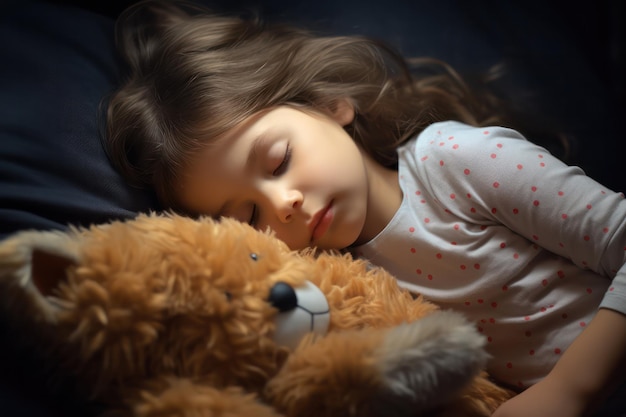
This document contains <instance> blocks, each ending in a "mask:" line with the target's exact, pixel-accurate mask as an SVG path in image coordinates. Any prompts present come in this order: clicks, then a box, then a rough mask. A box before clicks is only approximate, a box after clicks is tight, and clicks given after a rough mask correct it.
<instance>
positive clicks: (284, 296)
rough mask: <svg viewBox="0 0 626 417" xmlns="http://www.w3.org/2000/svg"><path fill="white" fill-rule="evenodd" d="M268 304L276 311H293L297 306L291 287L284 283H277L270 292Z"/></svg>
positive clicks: (296, 299)
mask: <svg viewBox="0 0 626 417" xmlns="http://www.w3.org/2000/svg"><path fill="white" fill-rule="evenodd" d="M269 302H270V304H272V306H274V307H276V308H277V309H278V311H281V312H285V311H290V310H293V309H294V308H296V307H297V306H298V297H297V295H296V291H295V290H294V289H293V287H292V286H291V285H289V284H287V283H284V282H277V283H276V284H274V286H273V287H272V289H271V290H270V296H269Z"/></svg>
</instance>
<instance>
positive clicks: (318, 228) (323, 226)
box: [309, 201, 333, 242]
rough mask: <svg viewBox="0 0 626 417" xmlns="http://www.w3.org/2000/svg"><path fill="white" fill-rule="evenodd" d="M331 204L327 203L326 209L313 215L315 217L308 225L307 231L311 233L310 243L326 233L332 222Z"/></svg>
mask: <svg viewBox="0 0 626 417" xmlns="http://www.w3.org/2000/svg"><path fill="white" fill-rule="evenodd" d="M332 206H333V202H332V201H331V202H330V203H328V205H327V206H326V207H324V208H323V209H322V210H320V211H318V212H317V213H315V216H313V218H312V219H311V222H310V223H309V229H310V231H311V242H313V241H316V240H318V239H319V238H320V237H322V236H323V235H324V233H326V231H327V230H328V228H329V227H330V224H331V223H332V221H333V211H332Z"/></svg>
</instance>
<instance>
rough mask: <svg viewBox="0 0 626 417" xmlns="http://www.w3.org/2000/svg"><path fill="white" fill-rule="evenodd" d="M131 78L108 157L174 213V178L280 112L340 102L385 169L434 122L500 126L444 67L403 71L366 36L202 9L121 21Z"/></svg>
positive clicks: (147, 13)
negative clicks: (224, 141) (243, 126)
mask: <svg viewBox="0 0 626 417" xmlns="http://www.w3.org/2000/svg"><path fill="white" fill-rule="evenodd" d="M116 36H117V43H118V47H119V50H120V52H121V54H122V56H123V58H124V59H125V61H126V63H127V64H128V67H129V68H128V70H129V76H128V79H127V80H126V81H125V82H124V84H123V85H122V86H121V87H120V89H119V90H118V91H116V92H115V93H114V94H113V95H112V96H111V98H110V101H109V104H108V111H107V136H106V148H107V152H108V154H109V156H110V158H111V160H112V162H113V163H114V165H115V166H116V168H117V169H118V170H119V171H120V172H121V173H122V174H123V175H124V176H125V177H126V178H127V179H128V181H130V182H131V183H133V184H135V185H138V186H151V187H154V189H155V190H156V192H157V195H158V196H159V198H160V200H161V202H162V203H163V204H164V205H165V206H166V207H169V208H173V209H181V207H178V206H177V202H176V197H175V196H176V184H177V179H178V178H179V176H180V175H181V174H180V172H181V169H182V168H183V167H185V166H186V162H187V161H188V160H189V158H191V157H192V156H193V155H194V154H195V153H196V152H197V151H198V150H199V149H202V148H205V147H206V146H208V145H209V144H210V143H211V141H212V140H215V138H218V137H220V135H223V134H224V133H226V132H227V131H229V130H230V129H232V128H233V127H235V126H237V125H238V124H240V123H241V122H242V121H244V120H245V119H246V118H248V117H249V116H251V115H253V114H255V113H256V112H258V111H260V110H263V109H267V108H270V107H275V106H279V105H292V106H300V107H303V108H308V109H314V110H317V111H321V112H325V113H328V114H330V113H332V111H333V109H334V108H335V106H336V105H337V103H338V102H339V100H341V99H348V100H350V102H351V104H352V105H353V106H354V108H355V111H356V115H357V116H356V117H355V120H354V122H353V123H352V124H351V125H349V126H347V127H346V130H347V131H348V133H349V134H350V135H351V136H352V137H353V138H354V140H355V141H356V142H357V143H358V144H360V146H362V147H363V148H364V149H365V150H366V151H367V152H369V153H370V154H371V155H372V156H373V157H374V158H375V159H376V160H377V161H378V162H380V163H381V164H383V165H385V166H388V167H394V166H395V165H396V164H397V157H396V148H397V146H398V145H399V144H401V143H403V142H404V141H406V140H407V139H409V138H411V137H412V136H414V135H416V134H417V133H419V132H420V131H421V130H423V129H424V128H425V127H426V126H428V125H429V124H431V123H433V122H437V121H442V120H460V121H464V122H466V123H470V124H474V125H480V124H485V123H488V122H489V123H491V122H495V121H496V120H495V118H494V115H495V112H494V106H492V104H493V103H492V101H491V100H490V99H488V97H487V96H477V95H475V94H473V93H471V92H470V90H469V89H468V87H467V86H466V84H465V83H464V82H463V80H462V79H461V78H460V77H459V76H458V75H457V74H456V73H455V71H454V70H453V69H451V68H450V67H448V66H447V65H446V64H445V63H443V62H439V61H436V60H433V59H427V58H423V59H419V60H415V61H414V62H409V61H407V60H405V59H404V58H403V57H402V56H400V55H399V54H398V53H397V52H396V51H394V50H393V49H392V48H390V47H389V46H387V45H385V44H383V43H381V42H378V41H376V40H373V39H368V38H365V37H361V36H352V37H350V36H320V35H317V34H314V33H312V32H310V31H307V30H304V29H302V28H296V27H290V26H285V25H277V24H272V25H270V24H267V23H265V22H263V21H262V20H261V19H259V18H258V17H251V18H243V17H239V16H227V15H222V14H217V13H212V12H210V11H209V10H205V9H202V8H200V7H199V6H197V5H192V4H188V3H181V2H177V3H173V2H171V1H169V2H159V1H148V2H142V3H139V4H136V5H134V6H131V8H129V9H128V10H126V11H125V12H124V13H123V14H122V15H121V16H120V18H119V20H118V22H117V32H116Z"/></svg>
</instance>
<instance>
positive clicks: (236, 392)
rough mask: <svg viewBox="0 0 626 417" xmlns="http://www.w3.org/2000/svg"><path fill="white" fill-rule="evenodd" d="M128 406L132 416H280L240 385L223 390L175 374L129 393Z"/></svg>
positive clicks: (280, 416) (150, 382)
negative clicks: (131, 393) (177, 376)
mask: <svg viewBox="0 0 626 417" xmlns="http://www.w3.org/2000/svg"><path fill="white" fill-rule="evenodd" d="M127 406H128V409H130V410H131V412H130V415H131V416H132V417H163V416H194V417H249V416H255V417H283V415H282V414H280V413H279V412H277V411H276V410H275V409H273V408H272V407H271V406H269V405H267V404H264V403H263V402H262V401H261V400H260V399H259V398H258V396H257V395H255V394H251V393H247V392H245V391H244V390H243V389H241V388H240V387H227V388H223V389H222V388H216V387H213V386H210V385H206V384H202V383H198V382H194V381H192V380H190V379H187V378H176V377H168V378H160V379H155V380H152V381H149V382H148V383H146V384H145V386H144V388H143V389H142V390H140V391H139V392H138V394H137V395H131V396H129V398H128V400H127Z"/></svg>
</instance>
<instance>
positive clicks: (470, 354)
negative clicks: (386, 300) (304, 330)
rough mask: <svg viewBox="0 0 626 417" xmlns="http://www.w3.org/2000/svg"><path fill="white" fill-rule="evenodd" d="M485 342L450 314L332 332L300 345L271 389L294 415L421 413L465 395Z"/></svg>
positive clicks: (279, 405)
mask: <svg viewBox="0 0 626 417" xmlns="http://www.w3.org/2000/svg"><path fill="white" fill-rule="evenodd" d="M483 344H484V340H483V338H482V337H481V336H480V335H479V334H478V333H477V332H476V330H475V329H474V327H473V326H472V325H471V324H469V323H468V322H467V321H466V320H465V319H464V318H463V317H461V316H460V315H457V314H454V313H450V312H437V313H434V314H432V315H430V316H429V317H426V318H424V319H422V320H418V321H415V322H412V323H406V324H402V325H399V326H395V327H392V328H389V329H371V328H368V329H361V330H354V331H342V332H331V333H330V334H328V335H327V336H326V337H323V338H318V339H317V340H315V341H313V340H312V338H311V339H309V340H308V341H306V342H305V343H303V344H301V345H300V346H299V347H298V349H296V351H295V352H294V353H293V354H292V355H291V357H290V358H289V360H288V361H287V363H286V364H285V366H283V368H282V369H281V371H280V372H279V374H278V375H277V376H276V377H275V378H273V379H272V380H271V381H270V382H269V383H268V385H267V389H266V395H267V397H268V401H269V402H272V403H273V404H274V405H275V407H276V408H277V409H279V410H282V411H284V412H285V414H287V415H289V416H296V415H297V416H309V415H311V416H313V415H329V414H328V413H329V412H330V411H332V412H333V413H336V414H332V415H343V416H352V415H354V416H361V417H372V416H388V415H394V416H416V415H423V414H420V413H429V412H430V411H432V410H436V409H442V408H445V407H446V406H447V405H449V404H454V403H457V402H458V401H459V400H460V399H461V398H462V397H463V393H464V392H466V389H467V387H468V386H471V384H472V382H473V381H474V380H475V378H477V376H478V374H479V372H480V369H481V368H482V367H483V366H484V364H485V362H486V359H487V355H486V353H485V352H484V351H483V349H482V347H483ZM478 401H480V399H478ZM461 407H462V406H461Z"/></svg>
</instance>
